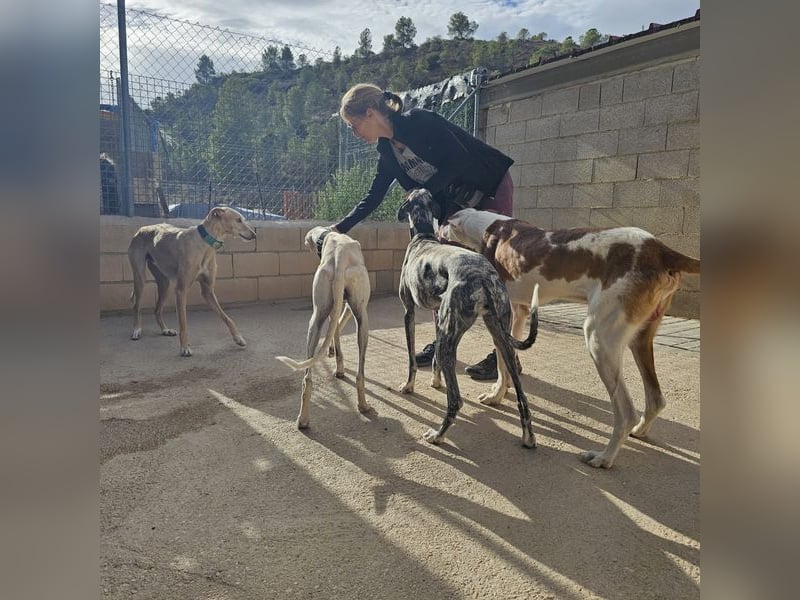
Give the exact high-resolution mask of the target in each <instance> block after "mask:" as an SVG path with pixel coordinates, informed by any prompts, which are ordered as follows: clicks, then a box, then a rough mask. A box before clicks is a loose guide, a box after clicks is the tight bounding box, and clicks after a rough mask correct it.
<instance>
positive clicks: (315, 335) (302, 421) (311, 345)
mask: <svg viewBox="0 0 800 600" xmlns="http://www.w3.org/2000/svg"><path fill="white" fill-rule="evenodd" d="M315 282H316V280H315ZM321 287H324V286H318V285H315V292H316V290H318V289H320V288H321ZM326 289H329V288H326ZM332 308H333V298H331V297H330V294H328V297H327V298H325V297H324V296H323V295H321V294H317V293H315V294H314V310H313V312H312V313H311V318H310V319H309V320H308V334H307V336H306V358H311V357H312V356H314V351H315V350H316V349H317V344H319V336H320V332H321V331H322V326H323V325H324V323H325V320H326V319H327V318H328V316H329V315H330V316H331V318H333V315H331V310H332ZM313 388H314V382H313V380H312V378H311V367H308V368H307V369H306V372H305V375H304V376H303V389H302V391H301V393H300V414H299V415H297V428H298V429H305V428H307V427H308V424H309V420H310V419H309V413H308V405H309V402H310V401H311V392H312V390H313Z"/></svg>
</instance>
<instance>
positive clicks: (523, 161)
mask: <svg viewBox="0 0 800 600" xmlns="http://www.w3.org/2000/svg"><path fill="white" fill-rule="evenodd" d="M541 154H542V142H540V141H536V142H525V143H524V144H514V145H513V146H511V148H510V151H509V154H508V155H509V156H510V157H511V158H513V159H514V165H512V167H511V168H512V169H513V168H514V166H516V165H529V164H532V163H537V162H542V159H541Z"/></svg>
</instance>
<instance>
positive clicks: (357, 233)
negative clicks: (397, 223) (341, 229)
mask: <svg viewBox="0 0 800 600" xmlns="http://www.w3.org/2000/svg"><path fill="white" fill-rule="evenodd" d="M347 235H349V236H350V237H351V238H353V239H354V240H357V241H358V243H359V244H361V250H373V249H374V248H377V247H378V228H377V223H375V222H374V221H367V222H361V223H359V224H358V225H356V226H355V227H353V228H352V229H351V230H350V231H348V232H347Z"/></svg>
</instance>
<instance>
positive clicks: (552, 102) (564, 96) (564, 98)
mask: <svg viewBox="0 0 800 600" xmlns="http://www.w3.org/2000/svg"><path fill="white" fill-rule="evenodd" d="M579 94H580V87H577V86H576V87H570V88H565V89H561V90H555V91H552V92H545V93H544V95H543V96H542V115H558V114H561V113H566V112H575V111H576V110H578V97H579Z"/></svg>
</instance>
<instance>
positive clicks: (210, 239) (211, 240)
mask: <svg viewBox="0 0 800 600" xmlns="http://www.w3.org/2000/svg"><path fill="white" fill-rule="evenodd" d="M197 233H199V234H200V237H201V238H203V241H204V242H205V243H206V244H208V245H209V246H211V247H212V248H213V249H214V250H219V249H220V248H222V242H220V241H219V240H218V239H217V238H215V237H214V236H212V235H211V234H210V233H208V231H206V228H205V227H203V226H202V225H198V226H197Z"/></svg>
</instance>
